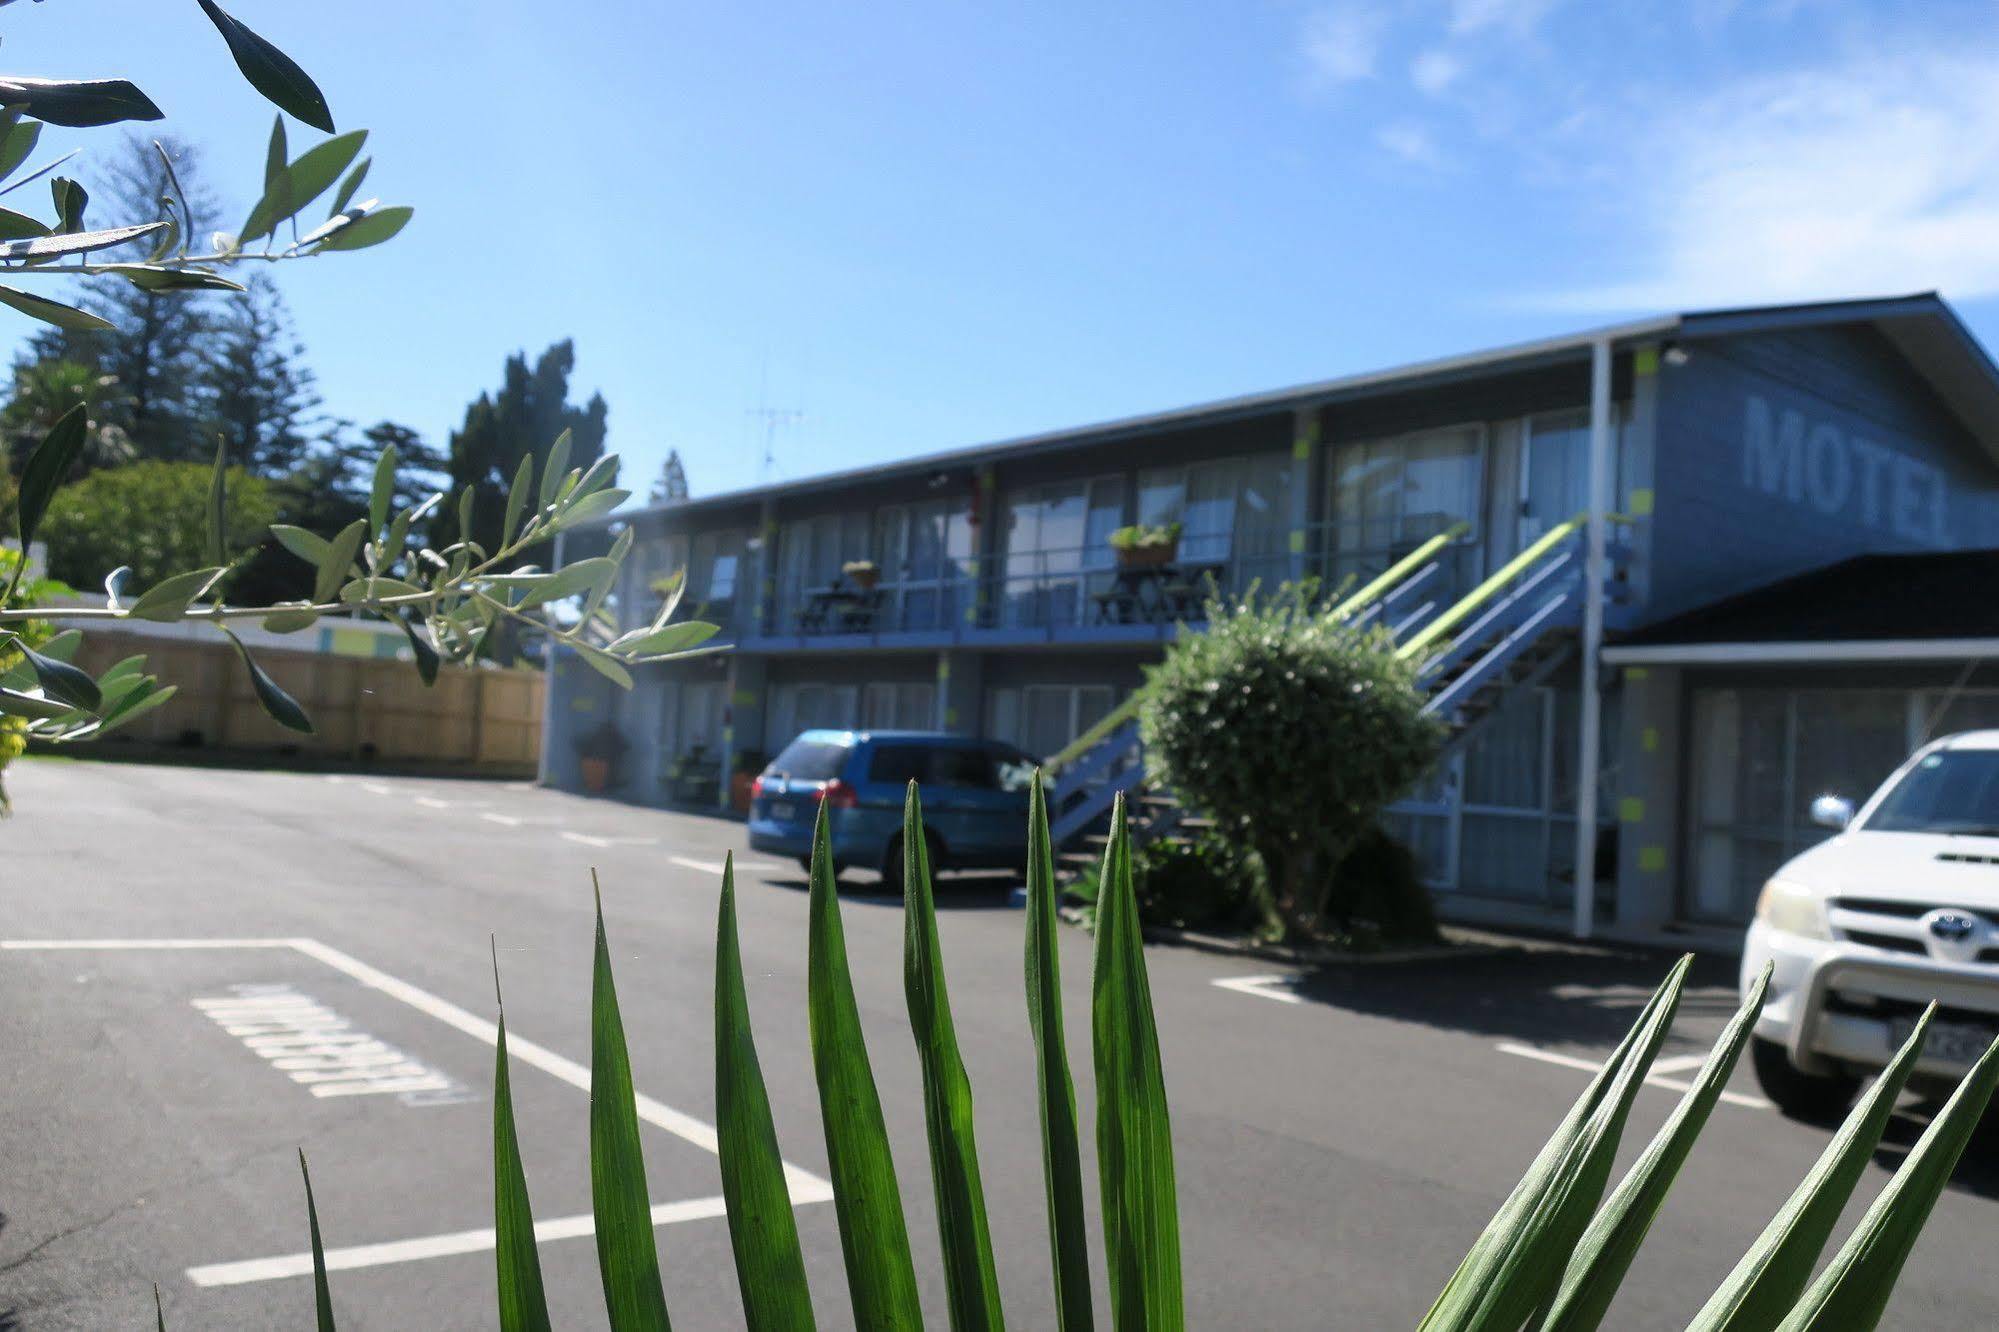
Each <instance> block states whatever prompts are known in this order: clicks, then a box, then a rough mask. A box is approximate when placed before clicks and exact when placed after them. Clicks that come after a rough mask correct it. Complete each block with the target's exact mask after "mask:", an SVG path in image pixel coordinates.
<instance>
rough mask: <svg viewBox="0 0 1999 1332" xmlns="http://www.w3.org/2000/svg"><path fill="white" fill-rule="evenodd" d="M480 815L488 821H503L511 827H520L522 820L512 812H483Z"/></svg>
mask: <svg viewBox="0 0 1999 1332" xmlns="http://www.w3.org/2000/svg"><path fill="white" fill-rule="evenodd" d="M479 817H480V818H482V819H484V820H486V822H488V823H502V824H505V825H506V826H507V827H509V828H518V827H520V826H521V821H520V820H519V819H517V818H515V817H514V816H513V815H511V814H481V815H480V816H479Z"/></svg>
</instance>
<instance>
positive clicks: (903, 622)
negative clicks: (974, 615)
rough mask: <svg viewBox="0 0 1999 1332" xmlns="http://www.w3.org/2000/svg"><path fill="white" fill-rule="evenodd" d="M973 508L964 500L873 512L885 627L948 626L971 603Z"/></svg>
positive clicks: (916, 628) (876, 556)
mask: <svg viewBox="0 0 1999 1332" xmlns="http://www.w3.org/2000/svg"><path fill="white" fill-rule="evenodd" d="M973 553H974V549H973V532H972V518H971V513H970V511H969V510H968V509H967V508H966V506H965V502H964V501H963V500H961V499H939V500H927V501H925V502H923V503H921V504H894V505H890V506H888V507H886V508H884V509H882V510H880V511H879V512H878V513H877V514H876V515H875V559H876V561H877V562H878V563H879V564H880V565H881V569H882V592H883V595H884V597H885V598H886V600H885V604H884V605H883V608H882V612H881V621H880V626H879V627H881V628H884V629H909V630H924V629H948V628H952V627H954V626H955V625H956V624H957V623H958V622H959V620H960V618H961V617H962V615H963V611H964V607H965V606H967V605H969V604H970V603H969V601H968V600H967V598H966V591H965V581H966V571H967V569H968V568H969V567H970V564H971V561H972V558H973Z"/></svg>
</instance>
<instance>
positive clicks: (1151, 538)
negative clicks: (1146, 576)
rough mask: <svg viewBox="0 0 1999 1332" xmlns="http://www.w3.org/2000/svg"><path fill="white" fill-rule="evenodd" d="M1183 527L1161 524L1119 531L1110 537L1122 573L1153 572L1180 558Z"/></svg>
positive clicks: (1175, 524) (1144, 525)
mask: <svg viewBox="0 0 1999 1332" xmlns="http://www.w3.org/2000/svg"><path fill="white" fill-rule="evenodd" d="M1180 530H1181V529H1180V524H1178V523H1158V524H1150V525H1147V524H1139V525H1135V526H1132V527H1120V528H1119V529H1118V530H1117V531H1115V532H1113V533H1111V549H1112V550H1113V551H1115V552H1117V562H1118V567H1119V568H1120V569H1153V568H1157V567H1159V566H1160V565H1163V564H1171V563H1173V561H1174V560H1176V559H1178V558H1180Z"/></svg>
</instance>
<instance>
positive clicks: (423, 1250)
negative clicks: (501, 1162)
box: [187, 1197, 811, 1286]
mask: <svg viewBox="0 0 1999 1332" xmlns="http://www.w3.org/2000/svg"><path fill="white" fill-rule="evenodd" d="M793 1201H794V1202H797V1201H800V1200H799V1199H797V1198H794V1199H793ZM805 1201H811V1200H810V1199H807V1200H805ZM727 1213H728V1208H727V1205H726V1203H725V1202H724V1200H723V1199H722V1198H720V1197H713V1198H693V1199H690V1200H689V1201H687V1202H677V1203H657V1204H655V1205H654V1206H653V1209H652V1223H653V1224H654V1225H655V1226H665V1225H671V1224H672V1223H674V1222H676V1221H700V1220H703V1219H706V1218H708V1217H716V1216H725V1215H727ZM596 1232H597V1224H596V1220H595V1218H594V1217H591V1216H589V1215H587V1214H586V1215H583V1216H559V1217H556V1218H554V1219H553V1220H550V1221H537V1222H535V1223H534V1237H535V1241H536V1242H537V1243H540V1244H546V1243H548V1242H549V1241H550V1240H563V1239H579V1238H581V1237H582V1236H585V1235H594V1234H595V1233H596ZM494 1239H495V1237H494V1234H493V1232H492V1231H491V1230H458V1231H453V1232H452V1233H451V1234H448V1235H426V1236H424V1237H423V1238H422V1239H408V1240H391V1241H389V1242H388V1243H386V1244H355V1245H351V1246H349V1247H347V1248H341V1249H328V1250H326V1251H325V1253H326V1270H327V1271H329V1272H339V1271H345V1270H347V1269H349V1268H355V1267H383V1266H386V1265H388V1264H390V1263H411V1262H416V1261H418V1260H420V1259H424V1258H448V1257H450V1256H452V1255H453V1254H461V1253H487V1252H490V1251H491V1250H492V1248H493V1246H494ZM311 1272H312V1253H311V1251H310V1250H308V1251H307V1252H305V1253H287V1254H281V1255H279V1256H278V1257H275V1258H246V1259H244V1260H243V1261H241V1262H235V1263H210V1264H208V1265H207V1266H206V1267H190V1268H188V1269H187V1276H188V1280H190V1281H192V1282H194V1284H195V1285H197V1286H240V1285H244V1284H246V1283H248V1282H252V1281H276V1280H279V1279H280V1278H283V1277H296V1276H306V1275H309V1274H310V1273H311Z"/></svg>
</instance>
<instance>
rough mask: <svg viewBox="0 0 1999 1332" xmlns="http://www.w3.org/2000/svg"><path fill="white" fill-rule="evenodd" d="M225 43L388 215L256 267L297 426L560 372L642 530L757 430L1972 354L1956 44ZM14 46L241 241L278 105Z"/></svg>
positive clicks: (732, 14)
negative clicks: (680, 476) (1745, 361)
mask: <svg viewBox="0 0 1999 1332" xmlns="http://www.w3.org/2000/svg"><path fill="white" fill-rule="evenodd" d="M233 8H234V10H235V12H236V13H237V14H238V15H239V16H240V17H242V18H243V19H244V20H245V21H246V22H248V23H250V24H251V25H252V26H253V27H256V28H258V29H259V30H261V31H263V32H265V33H266V35H268V36H270V37H271V38H272V39H273V40H275V41H277V42H278V43H279V44H280V45H282V46H284V47H285V48H286V49H287V50H289V51H290V52H291V53H292V54H293V55H294V56H296V57H297V58H298V59H299V60H300V62H301V63H302V64H304V65H305V66H306V68H307V69H309V70H310V71H311V72H312V73H313V75H314V77H315V78H316V79H317V80H318V81H319V83H320V85H321V87H322V88H323V89H324V90H325V91H326V94H327V97H328V100H329V101H330V103H331V105H332V107H333V110H334V114H335V116H336V118H337V119H338V121H339V123H340V126H341V128H343V129H347V128H355V127H363V126H365V127H368V128H370V129H372V130H373V131H374V134H373V137H372V139H371V141H370V145H369V149H370V151H371V152H372V153H373V155H374V157H375V166H374V170H373V173H372V174H371V176H370V179H369V184H368V188H367V189H366V190H365V191H364V193H380V194H381V195H382V196H383V197H384V198H385V199H386V200H387V201H389V202H402V203H409V204H413V205H415V207H416V209H417V216H416V220H415V221H414V222H413V223H412V225H411V227H410V228H409V230H407V231H406V232H404V234H403V235H402V236H401V237H400V238H399V239H398V240H397V241H396V242H394V243H393V244H391V245H388V246H384V247H381V248H379V249H374V250H369V251H366V252H363V253H357V254H351V255H339V256H332V257H329V258H326V259H321V260H315V261H312V262H309V263H301V264H296V265H289V266H287V267H286V268H285V269H284V270H282V272H281V277H282V280H283V282H284V286H285V290H286V293H287V296H288V298H289V300H290V302H291V304H292V306H293V309H294V312H295V314H296V317H297V320H298V324H299V327H300V332H301V333H302V335H303V337H304V339H305V342H306V344H307V347H308V351H309V355H310V360H311V363H312V364H313V366H314V367H315V369H316V370H317V371H318V373H319V376H320V381H321V387H322V390H323V392H324V394H325V397H326V399H327V403H328V406H329V408H330V409H332V410H335V411H337V412H339V413H340V414H342V415H345V416H350V417H353V418H356V419H358V420H360V421H363V422H366V421H372V420H376V419H379V418H383V417H389V418H394V419H397V420H402V421H406V422H408V423H410V424H412V425H414V426H416V427H417V428H418V429H420V430H422V431H423V432H425V433H426V434H427V435H429V436H430V437H432V438H434V439H435V440H436V441H437V442H439V443H442V442H443V438H444V435H445V433H446V431H448V430H449V428H450V427H451V426H453V425H455V424H456V423H457V421H458V419H459V416H460V414H461V413H462V411H463V407H464V404H465V403H466V402H467V401H468V400H469V399H470V398H471V397H472V396H474V395H475V394H476V393H477V392H478V391H479V390H480V389H481V388H484V387H487V386H488V385H490V384H492V383H494V382H496V381H497V378H498V372H499V366H500V362H501V359H502V358H503V357H504V356H505V355H506V354H507V353H508V352H510V351H512V350H514V349H516V348H522V347H525V348H528V349H529V350H531V351H534V350H539V349H540V348H541V347H542V346H544V345H546V344H547V343H548V342H550V341H552V340H554V339H556V338H560V337H564V336H571V337H574V338H575V339H576V343H577V350H578V357H579V366H578V375H577V383H578V386H579V388H580V390H581V391H582V392H583V393H587V392H588V391H589V390H591V389H601V390H602V391H603V393H604V395H605V397H606V398H607V399H608V400H609V402H610V407H611V441H612V447H613V448H614V449H615V450H616V451H618V452H619V453H621V454H622V455H623V456H624V457H625V459H626V472H625V476H626V483H627V484H628V485H630V486H632V487H633V488H635V489H639V490H641V491H643V489H644V488H645V485H646V484H647V483H648V482H649V480H650V478H651V477H652V476H653V475H654V473H655V472H656V470H657V467H658V465H659V462H660V460H661V459H662V458H663V457H664V455H665V452H666V449H667V448H668V447H669V446H672V447H677V448H678V449H679V450H680V451H681V453H682V455H683V457H684V458H685V459H686V462H687V468H688V472H689V475H690V479H691V481H692V484H693V486H694V489H695V491H696V493H697V494H699V493H713V492H715V491H718V490H723V489H731V488H735V487H737V486H742V485H747V484H752V483H754V482H755V481H757V480H758V479H759V478H760V474H761V468H760V462H759V455H760V452H761V432H760V428H759V427H758V426H757V425H756V423H755V421H754V420H753V419H752V417H751V415H750V412H751V409H753V408H757V407H760V406H768V407H774V408H795V409H799V410H800V411H802V412H803V417H802V419H801V420H799V421H797V422H796V423H794V424H790V425H787V426H785V427H784V428H783V429H782V430H780V431H779V432H778V434H777V444H776V464H775V469H774V471H773V472H772V473H771V475H772V476H773V477H793V476H801V475H809V474H811V473H813V472H816V471H823V470H828V469H831V468H834V467H847V466H856V465H863V464H866V463H868V462H870V461H875V460H882V459H889V458H895V457H903V456H908V455H911V454H914V453H920V452H927V451H930V450H934V449H939V448H946V447H952V446H956V445H962V444H969V443H975V442H979V441H983V440H989V439H996V438H1003V437H1006V436H1010V435H1015V434H1022V433H1026V432H1030V431H1034V430H1039V429H1045V428H1051V427H1058V426H1066V425H1076V424H1082V423H1085V422H1088V421H1092V420H1097V419H1102V418H1107V417H1113V416H1118V415H1122V414H1126V413H1131V412H1137V411H1145V410H1151V409H1157V408H1165V407H1170V406H1175V405H1180V404H1184V403H1189V402H1196V401H1201V400H1204V399H1209V398H1214V397H1220V396H1225V395H1228V394H1232V393H1237V392H1243V391H1249V390H1254V389H1260V388H1273V387H1278V386H1282V385H1285V384H1290V383H1296V382H1301V381H1306V380H1312V379H1318V378H1323V377H1326V376H1330V375H1335V374H1340V373H1344V372H1347V371H1353V370H1360V369H1366V368H1370V367H1376V366H1382V365H1388V364H1394V363H1397V362H1402V361H1407V360H1412V359H1417V358H1421V357H1425V356H1431V355H1442V354H1449V353H1452V352H1458V351H1466V350H1471V349H1474V348H1477V347H1481V346H1485V345H1490V344H1494V343H1500V342H1506V341H1512V340H1516V339H1521V338H1527V337H1533V336H1537V335H1541V334H1546V333H1553V332H1559V331H1563V330H1567V329H1573V328H1578V327H1583V326H1587V325H1591V324H1595V323H1601V322H1606V321H1608V320H1611V319H1615V318H1619V317H1622V316H1624V315H1627V314H1630V313H1634V312H1650V311H1655V310H1661V309H1670V308H1680V307H1687V308H1692V307H1703V306H1711V305H1727V304H1744V303H1755V302H1760V301H1771V300H1809V299H1818V298H1822V297H1832V296H1841V295H1853V294H1874V293H1882V292H1890V291H1902V290H1913V289H1921V288H1929V287H1937V288H1940V289H1941V290H1942V291H1943V292H1944V293H1945V295H1946V296H1948V297H1950V298H1951V299H1952V300H1954V301H1955V302H1957V303H1958V306H1959V309H1960V310H1961V311H1962V312H1963V313H1964V314H1965V315H1966V317H1967V318H1968V319H1969V320H1970V322H1971V323H1972V326H1973V327H1974V329H1976V330H1977V331H1978V332H1979V333H1980V334H1981V336H1983V337H1984V338H1985V339H1986V340H1987V341H1988V343H1989V344H1994V345H1999V169H1995V168H1999V38H1995V36H1994V29H1993V25H1992V22H1991V7H1990V5H1989V4H1985V3H1978V4H1972V3H1954V2H1953V0H1926V3H1925V4H1923V5H1922V6H1913V5H1907V4H1898V3H1893V0H1884V2H1882V3H1858V2H1857V0H1788V2H1783V0H1771V2H1769V3H1761V4H1758V3H1753V2H1752V0H1687V2H1686V3H1681V4H1674V5H1635V4H1633V5H1627V4H1602V3H1595V2H1592V0H1408V2H1405V3H1388V2H1387V0H1329V2H1327V3H1307V2H1300V3H1287V2H1280V0H1210V2H1209V3H1194V4H1172V5H1139V4H1106V5H1097V6H1080V5H1075V4H1058V3H1039V4H1012V5H1004V6H1000V5H977V4H969V3H958V2H953V0H933V2H932V3H928V4H921V5H918V4H893V3H892V4H886V5H869V6H861V5H824V4H819V5H808V4H788V3H786V4H779V3H767V4H747V5H713V4H702V5H688V4H683V3H671V4H657V3H653V4H644V3H625V2H624V0H573V2H572V3H571V4H568V5H547V4H527V3H516V2H515V0H481V3H479V4H476V5H457V4H452V5H444V4H435V3H424V2H423V0H414V2H412V0H402V2H401V3H396V4H389V3H384V2H382V0H347V3H345V4H343V5H339V6H329V5H300V4H293V3H279V2H278V0H236V3H235V5H234V6H233ZM1916 11H1920V12H1916ZM0 34H4V38H5V45H6V50H7V52H8V54H9V57H10V59H9V66H10V67H11V68H17V69H19V70H21V71H23V72H30V73H36V74H50V75H78V76H81V75H103V74H114V73H115V74H124V75H129V76H130V77H132V78H134V79H135V80H136V81H138V82H139V83H140V85H141V86H142V87H144V88H145V89H146V90H147V91H148V92H149V93H151V94H152V96H153V97H154V99H155V100H156V101H157V102H159V103H160V105H161V106H162V107H164V108H165V109H166V111H167V113H168V119H167V121H166V124H165V126H164V128H167V129H170V130H172V131H174V132H176V133H179V134H181V135H183V136H184V137H187V138H189V139H192V140H194V141H196V142H198V143H200V144H202V145H204V147H205V148H206V150H207V153H208V157H209V159H210V160H209V167H210V171H209V175H210V178H211V180H213V181H214V182H215V183H216V184H217V185H218V186H220V187H221V188H222V189H223V191H224V192H225V193H228V194H230V195H232V196H233V197H234V199H235V200H236V201H237V203H238V207H239V209H240V208H247V205H248V203H249V202H250V201H251V200H250V196H251V194H252V193H253V189H254V186H255V185H256V183H257V182H258V181H259V180H260V179H261V174H260V173H261V163H262V153H263V142H264V138H265V136H266V134H267V133H268V130H269V123H270V115H269V110H268V108H267V107H266V106H265V105H264V104H263V103H262V102H261V101H260V100H259V99H257V98H256V97H255V96H254V94H252V93H251V92H250V91H249V89H248V88H247V87H246V86H245V85H244V84H243V83H242V82H241V81H240V80H239V79H238V78H237V77H236V76H235V73H234V70H233V67H232V66H231V65H230V64H229V62H228V58H227V55H226V53H225V51H224V49H223V47H222V44H221V41H220V39H219V38H218V37H217V35H216V34H215V32H214V31H213V30H212V29H211V28H210V27H209V26H208V24H207V23H206V22H205V21H204V20H203V19H202V17H201V15H200V12H199V10H198V9H197V8H196V7H195V5H194V4H193V3H192V0H188V3H185V4H180V3H170V2H169V0H50V2H49V3H45V4H35V5H25V4H22V5H10V6H8V7H7V8H5V9H4V10H0ZM311 137H312V135H311V131H309V130H304V129H303V128H302V127H298V126H294V127H293V144H294V149H295V150H296V149H297V147H298V146H299V145H301V144H302V143H305V142H310V141H311ZM106 138H107V135H106V134H105V133H104V132H98V133H96V134H94V135H87V136H81V137H80V138H79V137H78V136H74V135H71V134H68V133H65V132H51V133H50V134H49V135H47V136H46V137H45V139H44V144H45V145H58V144H67V143H69V142H72V141H76V142H83V143H87V144H92V145H95V146H96V149H97V151H100V152H101V151H102V150H103V147H104V145H105V142H106ZM83 174H84V175H85V177H86V178H88V174H89V168H88V167H87V166H86V167H84V168H83ZM33 188H34V189H35V190H36V191H37V193H35V194H33V195H30V194H29V192H28V191H22V192H21V193H20V194H17V195H15V196H13V197H11V198H10V199H9V200H8V202H9V203H10V204H15V205H17V206H19V205H20V201H21V200H22V199H24V198H27V199H30V200H31V201H32V202H33V203H35V204H37V205H41V206H43V207H44V208H45V204H44V203H43V198H44V196H41V195H40V194H39V186H37V187H33ZM95 220H97V221H99V222H100V223H101V222H103V221H105V220H106V219H104V218H103V217H101V216H99V217H97V218H96V219H95ZM9 317H10V318H11V317H12V316H11V315H10V316H9ZM23 331H25V330H23ZM579 396H580V395H579Z"/></svg>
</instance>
